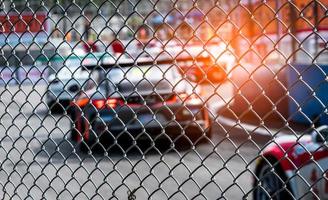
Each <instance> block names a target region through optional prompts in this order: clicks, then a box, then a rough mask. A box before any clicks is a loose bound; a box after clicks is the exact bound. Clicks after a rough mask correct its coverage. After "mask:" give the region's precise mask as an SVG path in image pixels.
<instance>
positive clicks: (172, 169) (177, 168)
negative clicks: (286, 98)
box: [0, 86, 270, 199]
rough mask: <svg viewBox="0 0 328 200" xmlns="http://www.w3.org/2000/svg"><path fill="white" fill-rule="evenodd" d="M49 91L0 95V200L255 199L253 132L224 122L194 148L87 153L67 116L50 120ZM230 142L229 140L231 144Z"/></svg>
mask: <svg viewBox="0 0 328 200" xmlns="http://www.w3.org/2000/svg"><path fill="white" fill-rule="evenodd" d="M44 92H45V87H43V86H37V87H33V86H21V87H18V86H10V88H7V89H5V88H2V89H1V90H0V93H1V95H0V97H1V99H0V188H2V190H0V198H2V199H8V198H9V196H14V197H15V198H14V199H25V198H27V199H41V198H45V199H72V198H74V197H75V198H77V199H91V198H94V199H109V198H113V199H128V194H130V193H131V191H134V193H133V194H134V195H135V197H136V199H147V198H149V199H167V198H171V199H191V198H194V199H206V198H207V199H218V198H222V199H241V198H243V197H247V198H251V194H250V193H249V192H250V191H251V189H252V188H251V186H252V170H253V168H254V163H255V159H256V158H257V156H258V152H259V148H260V147H261V146H263V145H264V144H265V143H266V142H267V141H268V139H270V137H266V138H260V139H256V141H253V140H255V139H253V138H252V137H250V136H249V133H248V132H247V131H245V130H243V129H240V128H238V127H231V126H227V125H225V124H221V123H220V122H217V123H214V124H213V130H212V131H213V137H212V138H211V141H207V142H203V143H201V144H199V145H197V146H195V147H192V148H190V147H188V148H186V147H184V146H183V144H177V146H176V148H174V149H171V150H170V149H169V148H164V149H163V148H161V147H159V148H152V147H150V146H147V145H142V144H141V145H140V146H138V147H139V148H136V147H135V148H131V149H125V151H124V152H122V151H120V150H118V148H116V149H114V150H110V151H108V152H105V153H104V152H101V151H99V152H95V153H93V154H87V153H83V152H81V151H80V150H79V148H78V144H76V143H75V142H73V141H72V140H71V139H70V123H69V119H68V117H67V116H65V115H58V114H57V115H50V114H48V112H47V108H46V105H45V104H43V103H42V102H43V94H44ZM226 136H229V137H226Z"/></svg>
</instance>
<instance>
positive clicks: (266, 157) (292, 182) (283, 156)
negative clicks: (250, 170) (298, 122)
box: [253, 125, 328, 200]
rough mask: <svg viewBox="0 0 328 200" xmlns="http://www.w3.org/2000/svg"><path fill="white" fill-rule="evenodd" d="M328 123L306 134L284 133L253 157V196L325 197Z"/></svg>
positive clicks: (327, 193) (327, 190)
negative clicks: (254, 159)
mask: <svg viewBox="0 0 328 200" xmlns="http://www.w3.org/2000/svg"><path fill="white" fill-rule="evenodd" d="M327 141H328V126H327V125H323V126H320V127H318V128H316V129H314V130H313V131H312V133H311V134H309V135H301V136H296V135H286V136H282V137H280V138H277V139H276V140H275V141H274V142H271V144H269V145H267V147H266V148H265V149H264V150H263V151H262V152H261V154H260V155H261V156H259V158H258V159H257V160H256V167H255V172H254V175H255V176H254V182H253V187H254V190H253V191H254V193H253V194H254V199H255V200H266V199H287V200H289V199H304V200H312V199H328V180H327V170H328V147H327Z"/></svg>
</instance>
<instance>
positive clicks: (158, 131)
mask: <svg viewBox="0 0 328 200" xmlns="http://www.w3.org/2000/svg"><path fill="white" fill-rule="evenodd" d="M175 62H176V61H172V60H164V59H163V60H155V61H154V60H152V59H149V58H146V59H138V60H137V61H136V60H127V61H124V62H122V61H117V60H116V61H115V62H113V63H111V64H106V62H104V63H105V64H104V63H102V64H101V65H100V67H97V66H86V68H88V69H90V70H91V71H93V72H97V71H96V70H97V68H101V69H102V70H99V71H98V72H99V73H100V74H98V77H96V76H94V77H93V78H92V79H91V80H90V81H91V82H93V83H94V87H93V88H90V89H89V90H87V91H83V92H82V93H81V95H80V96H78V97H77V98H76V99H75V100H74V101H73V102H72V104H71V106H70V109H69V114H70V117H71V121H72V129H73V131H72V138H73V139H74V140H76V141H81V144H82V145H81V147H83V148H82V150H86V149H92V148H93V147H95V146H99V144H101V145H102V144H108V143H110V144H112V143H113V142H115V143H116V142H117V141H120V139H122V140H127V141H128V140H133V141H135V140H137V141H143V140H148V141H153V140H158V139H164V140H165V139H166V140H169V141H170V142H172V141H174V140H179V138H180V139H186V140H188V141H190V142H197V141H199V140H202V138H206V137H211V131H210V121H209V117H208V112H207V109H206V106H205V105H204V102H203V101H202V100H201V99H200V98H199V97H198V95H197V92H194V87H193V85H192V84H191V83H190V82H189V81H188V80H186V79H184V78H183V77H182V76H181V74H180V73H179V70H178V68H177V66H176V65H175V64H174V63H175ZM103 69H107V70H106V72H105V71H104V70H103ZM86 147H88V148H86Z"/></svg>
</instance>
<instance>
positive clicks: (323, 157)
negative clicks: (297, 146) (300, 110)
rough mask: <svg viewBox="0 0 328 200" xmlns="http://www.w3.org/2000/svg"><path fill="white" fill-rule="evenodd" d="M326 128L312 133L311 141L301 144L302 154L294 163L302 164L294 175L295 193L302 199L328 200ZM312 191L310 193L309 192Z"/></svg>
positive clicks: (327, 127) (327, 131)
mask: <svg viewBox="0 0 328 200" xmlns="http://www.w3.org/2000/svg"><path fill="white" fill-rule="evenodd" d="M326 142H328V126H324V127H320V128H318V129H316V130H315V131H314V132H313V133H312V140H311V141H310V142H306V143H304V144H302V145H301V146H302V148H303V149H304V151H303V153H300V154H298V156H297V158H296V161H297V163H302V165H300V166H299V168H298V170H297V171H298V172H297V173H295V177H296V185H297V191H298V192H297V193H298V194H296V196H297V197H298V198H299V197H301V198H302V199H309V200H310V199H311V200H312V199H317V198H320V199H326V200H328V179H327V177H328V171H327V170H328V148H327V143H326ZM311 191H312V192H311Z"/></svg>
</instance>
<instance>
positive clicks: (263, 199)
mask: <svg viewBox="0 0 328 200" xmlns="http://www.w3.org/2000/svg"><path fill="white" fill-rule="evenodd" d="M275 163H277V162H272V161H271V162H270V164H269V163H267V162H266V161H264V160H263V161H262V163H261V164H260V166H259V167H258V169H257V170H256V176H257V179H258V180H257V181H256V183H255V185H254V187H255V190H254V193H253V194H254V200H267V199H268V200H271V199H274V200H289V199H293V198H292V196H291V194H290V192H291V190H290V187H289V185H288V183H286V184H287V187H284V184H283V183H284V182H286V180H287V178H286V176H285V175H284V172H283V170H282V169H281V167H280V166H275V167H274V166H273V165H274V164H275ZM272 168H274V170H273V169H272Z"/></svg>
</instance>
